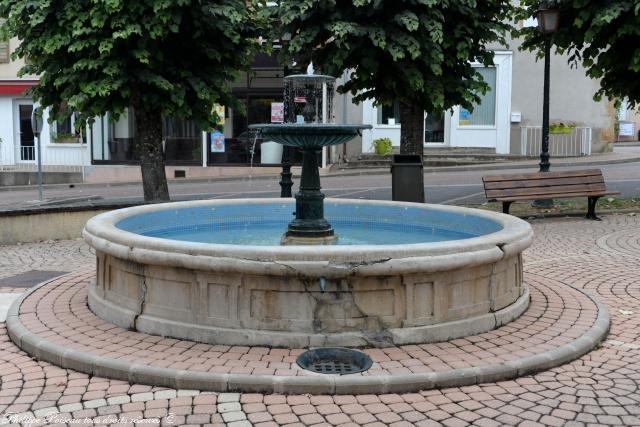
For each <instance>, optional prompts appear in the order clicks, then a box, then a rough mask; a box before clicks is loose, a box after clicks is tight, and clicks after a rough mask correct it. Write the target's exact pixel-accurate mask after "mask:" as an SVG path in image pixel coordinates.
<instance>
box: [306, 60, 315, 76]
mask: <svg viewBox="0 0 640 427" xmlns="http://www.w3.org/2000/svg"><path fill="white" fill-rule="evenodd" d="M313 72H314V70H313V61H311V62H309V65H307V76H313Z"/></svg>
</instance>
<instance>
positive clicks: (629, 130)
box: [618, 122, 636, 136]
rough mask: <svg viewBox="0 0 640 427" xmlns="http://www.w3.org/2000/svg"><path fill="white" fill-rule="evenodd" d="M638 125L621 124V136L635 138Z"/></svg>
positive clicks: (619, 132) (631, 123) (630, 123)
mask: <svg viewBox="0 0 640 427" xmlns="http://www.w3.org/2000/svg"><path fill="white" fill-rule="evenodd" d="M635 134H636V124H635V123H633V122H620V128H619V130H618V135H619V136H635Z"/></svg>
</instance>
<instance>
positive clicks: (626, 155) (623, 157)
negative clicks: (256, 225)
mask: <svg viewBox="0 0 640 427" xmlns="http://www.w3.org/2000/svg"><path fill="white" fill-rule="evenodd" d="M425 157H427V156H425ZM550 162H551V165H552V167H554V168H557V167H574V166H585V167H587V166H602V165H614V164H621V163H636V162H640V143H619V144H616V146H615V147H614V151H613V152H611V153H598V154H592V155H591V156H581V157H559V158H553V157H551V159H550ZM539 163H540V160H539V159H530V160H514V161H501V162H496V163H482V164H477V165H461V166H435V167H425V168H424V171H425V173H434V172H468V171H485V170H486V171H491V170H505V169H538V167H539ZM384 173H389V168H363V169H354V170H346V169H343V170H336V171H331V173H330V175H331V176H353V175H379V174H384Z"/></svg>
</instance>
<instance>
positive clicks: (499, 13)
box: [274, 0, 512, 154]
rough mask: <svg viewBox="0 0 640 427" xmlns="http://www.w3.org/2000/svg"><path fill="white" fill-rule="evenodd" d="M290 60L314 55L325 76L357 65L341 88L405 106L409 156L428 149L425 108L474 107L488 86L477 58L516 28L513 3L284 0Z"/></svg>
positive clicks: (281, 12)
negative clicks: (511, 22) (425, 144)
mask: <svg viewBox="0 0 640 427" xmlns="http://www.w3.org/2000/svg"><path fill="white" fill-rule="evenodd" d="M278 4H279V7H277V8H274V14H277V20H278V25H277V26H275V31H276V34H275V35H276V37H278V36H282V35H283V34H287V33H288V34H289V35H290V36H291V39H290V41H289V42H288V43H286V44H285V45H284V48H283V58H284V59H290V58H294V57H295V58H297V59H298V60H299V61H310V60H313V62H314V64H317V66H318V68H321V69H322V72H323V73H325V74H331V75H339V74H341V73H342V72H343V70H345V69H349V70H351V78H350V80H349V81H348V82H347V83H346V84H344V85H343V86H342V87H341V88H339V90H340V91H341V92H351V93H352V94H354V101H356V102H358V101H363V100H365V99H370V98H375V99H376V101H377V103H378V104H387V105H391V104H392V103H394V102H399V104H400V121H401V137H400V139H401V143H400V150H401V152H402V153H415V154H422V144H423V140H424V137H423V127H424V111H426V112H427V113H429V114H434V115H437V116H441V115H442V114H443V112H444V111H445V110H448V109H451V108H452V107H454V106H456V105H461V106H462V107H464V108H466V109H469V110H472V109H473V105H474V103H478V102H480V98H479V95H478V94H481V93H484V92H485V91H486V90H487V89H488V86H487V84H486V83H485V82H484V81H483V80H482V77H481V76H480V74H479V73H477V72H476V70H474V68H473V65H472V63H473V62H476V63H480V64H483V65H486V66H490V65H492V64H493V52H492V51H491V50H490V49H489V48H488V47H487V44H489V43H492V42H502V41H503V34H504V33H505V32H506V31H507V30H508V29H509V28H510V26H509V23H508V22H509V21H508V19H509V14H510V13H511V11H512V8H511V2H510V1H509V0H485V1H476V0H457V1H435V0H404V1H398V0H280V1H279V2H278Z"/></svg>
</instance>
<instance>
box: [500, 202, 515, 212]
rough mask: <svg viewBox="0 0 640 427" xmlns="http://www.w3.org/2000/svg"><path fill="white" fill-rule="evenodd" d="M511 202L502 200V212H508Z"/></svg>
mask: <svg viewBox="0 0 640 427" xmlns="http://www.w3.org/2000/svg"><path fill="white" fill-rule="evenodd" d="M511 203H513V202H502V213H505V214H508V213H509V208H510V207H511Z"/></svg>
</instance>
